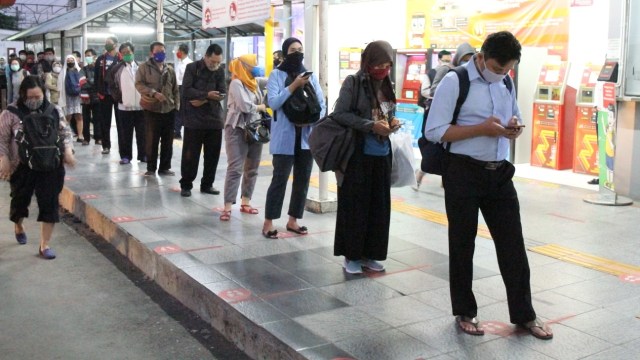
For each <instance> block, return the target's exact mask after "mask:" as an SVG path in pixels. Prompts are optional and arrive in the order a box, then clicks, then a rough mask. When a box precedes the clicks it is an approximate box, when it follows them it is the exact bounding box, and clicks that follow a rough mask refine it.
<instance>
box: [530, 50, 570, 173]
mask: <svg viewBox="0 0 640 360" xmlns="http://www.w3.org/2000/svg"><path fill="white" fill-rule="evenodd" d="M568 73H569V63H568V62H566V61H554V62H548V63H545V64H543V65H542V70H541V71H540V76H539V77H538V85H537V87H536V93H535V99H534V102H533V128H532V133H533V134H532V138H531V165H533V166H540V167H546V168H551V169H556V170H562V169H570V168H571V166H572V159H573V138H574V116H575V115H574V113H575V96H576V91H575V89H571V88H568V87H567V75H568Z"/></svg>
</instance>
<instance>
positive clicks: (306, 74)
mask: <svg viewBox="0 0 640 360" xmlns="http://www.w3.org/2000/svg"><path fill="white" fill-rule="evenodd" d="M311 74H313V71H305V72H304V73H302V77H303V78H306V77H309V76H311Z"/></svg>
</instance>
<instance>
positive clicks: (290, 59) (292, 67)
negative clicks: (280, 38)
mask: <svg viewBox="0 0 640 360" xmlns="http://www.w3.org/2000/svg"><path fill="white" fill-rule="evenodd" d="M295 43H298V44H300V45H302V42H301V41H300V40H298V39H296V38H294V37H290V38H288V39H287V40H285V41H284V42H283V43H282V55H283V56H284V61H282V63H281V64H280V66H278V70H281V71H284V72H286V73H287V74H292V75H295V76H298V75H300V74H301V73H303V72H305V71H306V70H307V69H305V67H304V65H303V64H302V59H301V58H300V55H295V53H294V54H289V53H288V52H289V47H290V46H291V45H292V44H295Z"/></svg>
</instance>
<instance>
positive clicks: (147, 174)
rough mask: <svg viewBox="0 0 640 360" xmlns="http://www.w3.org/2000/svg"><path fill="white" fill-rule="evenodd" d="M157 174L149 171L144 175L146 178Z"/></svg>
mask: <svg viewBox="0 0 640 360" xmlns="http://www.w3.org/2000/svg"><path fill="white" fill-rule="evenodd" d="M155 175H156V172H155V171H147V172H146V173H144V176H155Z"/></svg>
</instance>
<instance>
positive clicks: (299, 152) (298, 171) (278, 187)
mask: <svg viewBox="0 0 640 360" xmlns="http://www.w3.org/2000/svg"><path fill="white" fill-rule="evenodd" d="M291 168H293V188H292V190H291V200H290V201H289V216H292V217H294V218H296V219H302V215H303V213H304V206H305V203H306V201H307V191H308V190H309V178H310V177H311V169H312V168H313V158H312V157H311V151H309V150H303V149H300V148H299V147H296V150H295V153H294V155H278V154H274V155H273V178H271V185H269V190H268V191H267V204H266V205H265V218H266V219H268V220H273V219H279V218H280V214H281V212H282V203H283V202H284V195H285V192H286V191H287V182H288V181H289V175H290V174H291Z"/></svg>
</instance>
